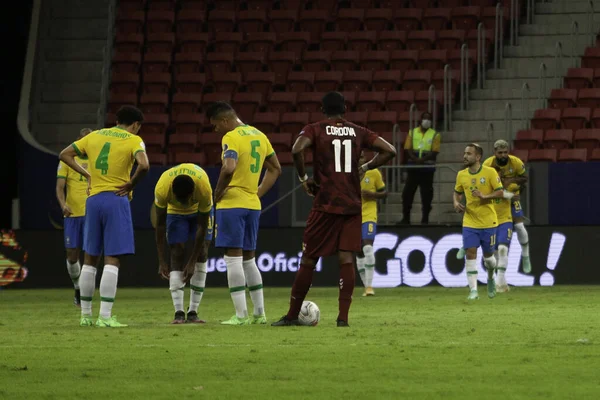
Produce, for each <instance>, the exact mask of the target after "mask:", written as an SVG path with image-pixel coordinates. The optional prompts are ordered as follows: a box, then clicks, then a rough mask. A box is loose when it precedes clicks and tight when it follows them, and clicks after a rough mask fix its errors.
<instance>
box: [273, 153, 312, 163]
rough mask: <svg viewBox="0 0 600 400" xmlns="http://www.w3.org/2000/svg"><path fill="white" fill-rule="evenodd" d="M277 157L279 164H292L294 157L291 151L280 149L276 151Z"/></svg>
mask: <svg viewBox="0 0 600 400" xmlns="http://www.w3.org/2000/svg"><path fill="white" fill-rule="evenodd" d="M305 157H306V156H305ZM277 158H278V159H279V163H280V164H281V165H292V164H294V158H293V157H292V153H291V152H286V151H282V152H280V153H277ZM305 161H306V160H305Z"/></svg>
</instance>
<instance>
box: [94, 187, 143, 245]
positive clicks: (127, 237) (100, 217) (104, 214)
mask: <svg viewBox="0 0 600 400" xmlns="http://www.w3.org/2000/svg"><path fill="white" fill-rule="evenodd" d="M85 212H86V215H85V229H84V235H83V250H84V251H85V252H86V253H87V254H89V255H91V256H99V255H100V254H102V250H104V255H106V256H120V255H125V254H133V253H135V242H134V240H133V223H132V222H131V208H130V207H129V199H128V198H127V196H117V195H116V194H114V193H112V192H102V193H98V194H96V195H93V196H91V197H88V199H87V202H86V206H85Z"/></svg>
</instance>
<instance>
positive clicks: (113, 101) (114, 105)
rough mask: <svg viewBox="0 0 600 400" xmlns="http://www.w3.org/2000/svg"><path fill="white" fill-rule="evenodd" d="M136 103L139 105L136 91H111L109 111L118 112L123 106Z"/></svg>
mask: <svg viewBox="0 0 600 400" xmlns="http://www.w3.org/2000/svg"><path fill="white" fill-rule="evenodd" d="M135 105H137V94H135V93H112V92H111V93H110V97H109V99H108V111H109V112H110V113H113V114H114V113H116V112H117V111H118V110H119V108H121V107H122V106H135ZM115 122H116V119H115Z"/></svg>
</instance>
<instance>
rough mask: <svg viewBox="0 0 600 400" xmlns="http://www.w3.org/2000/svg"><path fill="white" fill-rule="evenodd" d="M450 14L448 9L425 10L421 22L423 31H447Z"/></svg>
mask: <svg viewBox="0 0 600 400" xmlns="http://www.w3.org/2000/svg"><path fill="white" fill-rule="evenodd" d="M451 13H452V10H451V9H450V8H427V9H426V10H425V13H424V14H423V19H422V20H421V23H422V25H423V29H426V30H428V29H431V30H434V31H441V30H444V29H447V28H448V25H449V23H450V15H451Z"/></svg>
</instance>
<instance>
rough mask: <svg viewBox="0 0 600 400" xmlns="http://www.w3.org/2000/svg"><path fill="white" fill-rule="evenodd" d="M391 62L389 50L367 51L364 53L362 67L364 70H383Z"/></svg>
mask: <svg viewBox="0 0 600 400" xmlns="http://www.w3.org/2000/svg"><path fill="white" fill-rule="evenodd" d="M389 62H390V53H389V52H388V51H366V52H364V53H362V55H361V60H360V69H361V70H362V71H383V70H386V69H387V65H388V63H389Z"/></svg>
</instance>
